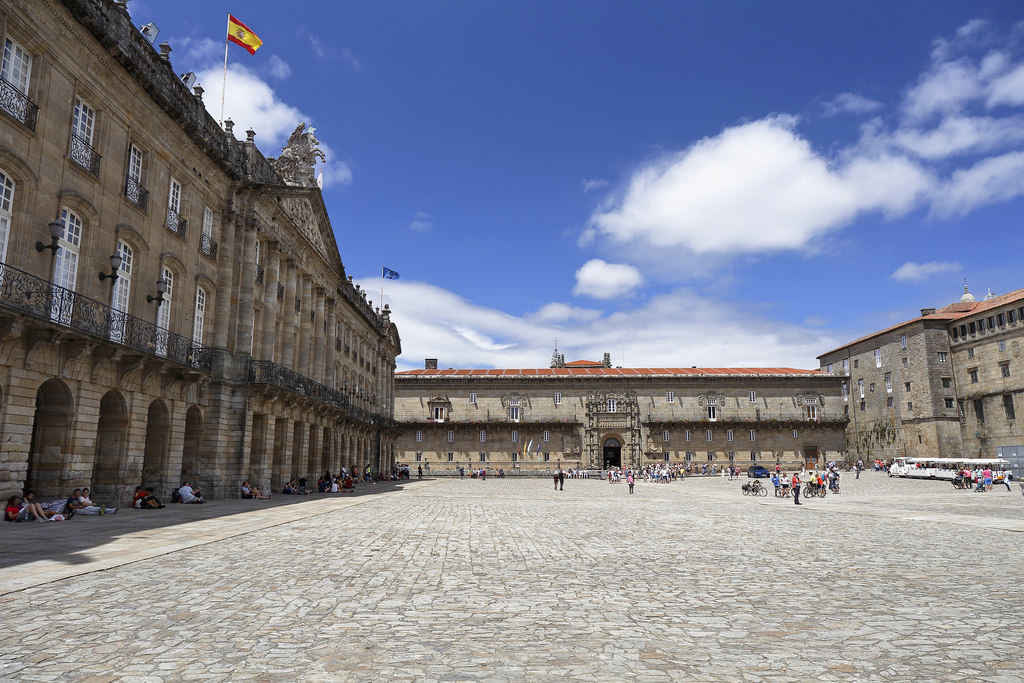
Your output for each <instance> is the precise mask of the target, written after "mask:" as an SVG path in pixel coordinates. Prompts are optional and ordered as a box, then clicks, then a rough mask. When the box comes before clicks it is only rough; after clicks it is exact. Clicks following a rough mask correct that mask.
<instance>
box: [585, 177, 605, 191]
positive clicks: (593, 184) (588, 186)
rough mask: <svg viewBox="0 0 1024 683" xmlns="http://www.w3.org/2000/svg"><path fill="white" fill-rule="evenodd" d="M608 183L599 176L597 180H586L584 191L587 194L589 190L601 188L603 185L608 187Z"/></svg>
mask: <svg viewBox="0 0 1024 683" xmlns="http://www.w3.org/2000/svg"><path fill="white" fill-rule="evenodd" d="M607 185H608V181H607V180H604V179H603V178H598V179H596V180H584V181H583V192H584V194H585V193H587V192H590V191H591V190H600V189H601V188H602V187H606V186H607Z"/></svg>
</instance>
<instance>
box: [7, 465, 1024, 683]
mask: <svg viewBox="0 0 1024 683" xmlns="http://www.w3.org/2000/svg"><path fill="white" fill-rule="evenodd" d="M745 481H746V479H745V478H744V479H743V480H742V481H729V480H728V479H726V478H722V477H692V478H687V479H686V480H684V481H678V482H673V483H671V484H649V483H646V482H641V483H639V484H638V485H637V494H636V495H634V496H630V495H628V493H627V490H626V487H625V485H624V484H608V483H607V482H605V481H603V480H599V479H590V480H573V479H570V480H567V481H566V485H565V490H564V491H553V490H550V489H549V488H548V486H549V484H550V482H549V481H548V479H546V478H508V479H497V478H488V479H487V480H486V481H479V480H474V479H455V478H453V479H427V480H423V481H415V480H414V481H411V482H403V483H402V484H401V485H393V484H382V485H380V486H374V487H362V490H360V491H359V493H358V495H351V494H348V495H347V496H340V495H338V496H330V495H324V496H316V495H314V496H306V497H289V499H288V500H283V501H281V500H278V497H277V496H275V497H274V499H273V500H272V501H214V502H212V503H210V504H209V505H207V506H170V507H169V508H168V509H167V510H161V511H137V510H131V509H124V510H122V511H120V512H119V514H118V515H116V516H113V517H97V518H89V519H72V520H69V521H67V522H61V523H50V524H24V525H13V524H12V525H7V526H6V527H4V528H2V529H0V534H2V537H0V540H2V544H3V545H2V550H0V568H2V569H3V572H2V573H0V576H2V577H3V578H2V579H0V610H2V611H0V614H2V615H3V616H2V617H0V626H2V628H0V680H2V681H8V680H10V681H14V680H18V681H27V680H31V681H55V680H62V681H66V680H74V681H101V680H102V681H106V680H132V681H139V680H153V681H163V680H186V679H187V680H208V681H233V680H257V681H293V680H313V681H320V680H352V681H371V680H372V681H379V680H396V681H495V680H552V679H563V680H571V681H622V680H636V681H678V680H729V681H736V680H743V681H763V680H770V681H788V680H801V679H808V678H813V679H816V680H824V681H849V680H858V681H860V680H878V681H890V680H895V681H902V680H907V681H920V680H956V681H961V680H976V681H1011V680H1013V681H1019V680H1022V676H1021V674H1020V671H1021V668H1020V663H1019V653H1020V651H1021V650H1022V648H1024V582H1022V581H1021V578H1020V567H1021V566H1024V533H1021V532H1024V499H1022V498H1021V495H1020V493H1019V492H1018V491H1017V490H1016V489H1015V490H1014V491H1013V492H1012V493H1009V492H1006V490H1005V488H1003V489H1001V490H1000V489H999V488H997V489H995V490H994V491H992V492H991V493H985V494H978V493H974V492H972V491H957V490H954V489H953V488H952V487H951V486H950V485H949V484H948V483H945V482H933V481H908V480H899V479H891V478H889V477H887V476H886V475H884V474H881V473H873V472H868V473H865V474H864V475H862V477H861V478H860V479H854V478H853V477H852V476H850V475H847V476H844V478H843V481H842V484H843V492H842V493H841V494H840V495H829V496H827V497H826V498H824V499H813V500H809V501H807V502H806V504H805V505H802V506H800V507H797V506H795V505H793V503H792V501H791V500H789V499H776V498H775V497H774V496H769V497H767V498H750V497H745V496H742V495H741V493H740V485H741V484H742V483H744V482H745ZM165 512H166V513H167V514H166V515H163V513H165ZM161 515H163V516H161ZM55 629H58V635H57V636H56V637H55Z"/></svg>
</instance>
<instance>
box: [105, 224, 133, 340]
mask: <svg viewBox="0 0 1024 683" xmlns="http://www.w3.org/2000/svg"><path fill="white" fill-rule="evenodd" d="M117 255H118V256H120V257H121V267H120V268H118V269H117V279H116V280H114V287H113V290H112V292H111V295H110V307H111V308H112V309H114V312H113V314H112V315H111V316H110V340H111V341H114V342H118V343H120V342H123V341H124V335H125V320H126V316H127V315H128V300H129V296H130V294H131V291H132V268H133V267H134V265H135V252H134V251H133V250H132V248H131V247H130V246H128V243H127V242H125V241H123V240H119V241H118V243H117Z"/></svg>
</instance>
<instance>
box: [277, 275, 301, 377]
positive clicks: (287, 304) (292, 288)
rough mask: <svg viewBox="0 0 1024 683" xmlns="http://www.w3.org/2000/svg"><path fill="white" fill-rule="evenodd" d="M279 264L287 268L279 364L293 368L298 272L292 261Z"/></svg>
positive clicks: (282, 307) (282, 305) (282, 308)
mask: <svg viewBox="0 0 1024 683" xmlns="http://www.w3.org/2000/svg"><path fill="white" fill-rule="evenodd" d="M281 265H282V267H285V268H287V271H288V275H287V278H286V279H285V281H284V301H283V302H282V304H281V324H282V325H284V328H283V330H282V335H281V337H282V344H281V365H284V366H285V367H286V368H291V369H293V370H294V369H295V338H296V329H295V293H296V291H297V289H298V283H297V281H296V280H297V277H298V274H297V272H296V268H295V262H294V261H288V262H287V263H283V264H281Z"/></svg>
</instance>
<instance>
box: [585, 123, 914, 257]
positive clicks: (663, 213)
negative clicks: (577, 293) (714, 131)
mask: <svg viewBox="0 0 1024 683" xmlns="http://www.w3.org/2000/svg"><path fill="white" fill-rule="evenodd" d="M795 123H796V121H795V119H793V118H792V117H784V116H776V117H771V118H766V119H761V120H759V121H754V122H751V123H746V124H743V125H739V126H735V127H732V128H728V129H726V130H725V131H723V132H722V133H721V134H719V135H717V136H715V137H713V138H705V139H704V140H701V141H700V142H698V143H696V144H695V145H693V146H692V147H691V148H690V149H688V150H686V151H684V152H682V153H679V154H675V155H670V156H668V157H667V158H665V159H662V160H659V161H657V162H655V163H653V164H651V165H649V166H647V167H645V168H642V169H640V170H639V171H637V172H635V173H634V174H633V176H632V178H631V179H630V182H629V186H628V188H627V189H626V190H625V192H624V193H623V194H622V195H621V196H620V197H617V198H614V199H613V201H612V203H611V204H610V205H607V206H605V207H603V208H602V209H601V210H599V211H598V212H597V213H595V214H594V216H593V217H592V219H591V224H592V228H593V230H594V232H593V233H591V234H590V235H585V236H584V240H585V239H586V238H587V237H591V236H604V237H607V238H609V239H611V240H612V241H613V242H614V243H615V244H616V245H617V246H620V247H623V246H627V245H628V248H629V250H630V251H629V253H630V254H631V255H632V256H634V257H637V256H638V254H642V253H643V252H650V251H651V250H664V249H676V250H684V251H687V252H690V253H695V254H700V255H704V254H729V255H736V254H741V253H753V252H762V251H770V250H778V249H800V248H803V247H805V246H806V245H807V244H808V243H809V242H810V241H811V240H813V239H815V238H817V237H820V236H821V235H823V234H825V233H826V232H828V231H829V230H832V229H834V228H837V227H840V226H843V225H846V224H847V223H849V222H850V221H852V220H853V219H854V218H855V217H856V216H857V214H859V213H861V212H864V211H873V210H884V211H886V212H888V213H890V214H899V213H901V212H904V211H907V210H909V209H910V208H912V206H913V205H914V202H915V201H916V199H917V197H918V196H919V195H920V194H921V193H922V192H923V191H924V190H925V189H927V187H928V186H929V180H928V178H927V175H926V174H925V173H924V172H922V171H921V170H920V169H918V168H917V167H916V166H915V165H914V164H913V163H912V162H910V161H909V160H907V159H905V158H901V157H898V156H890V155H883V156H878V157H877V158H864V157H855V158H854V159H853V160H852V161H850V162H848V163H847V165H846V166H845V167H842V166H837V165H836V163H835V162H833V161H831V160H829V159H826V158H825V157H823V156H821V155H819V154H818V153H816V152H815V151H814V150H813V149H812V148H811V145H810V143H809V142H808V141H807V140H805V139H803V138H801V137H800V136H799V135H797V134H796V132H795V130H794V128H795Z"/></svg>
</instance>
